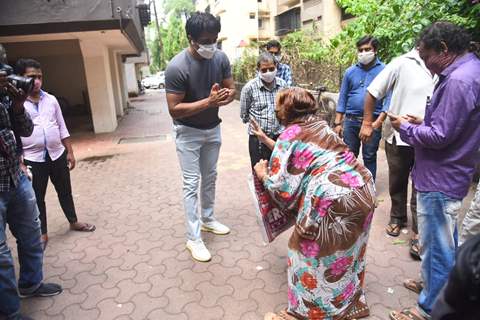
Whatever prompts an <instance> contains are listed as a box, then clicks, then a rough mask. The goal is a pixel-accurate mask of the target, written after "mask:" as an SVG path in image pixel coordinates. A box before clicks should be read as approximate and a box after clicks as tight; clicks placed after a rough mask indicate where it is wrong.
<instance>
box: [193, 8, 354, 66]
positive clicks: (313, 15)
mask: <svg viewBox="0 0 480 320" xmlns="http://www.w3.org/2000/svg"><path fill="white" fill-rule="evenodd" d="M196 8H197V10H199V11H206V12H210V13H212V14H213V15H215V16H217V17H218V18H219V19H220V21H221V23H222V31H221V32H220V35H219V44H220V46H221V47H222V49H223V51H225V53H226V54H227V55H228V57H229V58H230V60H231V61H232V62H233V61H234V60H235V59H237V58H238V57H240V56H241V55H242V53H243V50H244V48H245V47H246V46H248V45H249V44H250V43H251V42H252V41H261V40H268V39H274V38H277V39H278V38H281V37H283V36H285V35H286V34H288V33H290V32H293V31H297V30H300V29H304V30H307V31H312V32H313V33H314V35H317V36H318V38H319V39H325V40H327V39H330V38H332V37H334V36H335V35H337V34H338V33H339V32H340V31H341V29H342V25H343V23H344V22H345V21H346V20H347V19H349V18H350V17H349V16H348V15H346V14H345V13H343V12H342V10H341V9H340V8H339V7H338V5H337V3H336V1H335V0H242V1H235V0H197V1H196Z"/></svg>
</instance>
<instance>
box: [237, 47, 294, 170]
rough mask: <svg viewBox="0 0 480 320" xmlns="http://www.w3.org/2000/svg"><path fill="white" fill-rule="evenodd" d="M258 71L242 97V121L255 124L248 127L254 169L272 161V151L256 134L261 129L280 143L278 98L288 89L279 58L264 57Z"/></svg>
mask: <svg viewBox="0 0 480 320" xmlns="http://www.w3.org/2000/svg"><path fill="white" fill-rule="evenodd" d="M257 71H258V74H257V76H256V77H255V78H253V79H252V80H250V81H249V82H248V83H247V84H246V85H245V86H244V87H243V89H242V93H241V95H240V118H241V119H242V121H243V122H244V123H248V122H249V121H252V123H251V125H250V126H249V127H248V134H249V139H248V150H249V152H250V161H251V165H252V168H253V166H255V164H257V162H258V161H260V160H262V159H263V160H269V159H270V156H271V154H272V150H270V148H268V147H267V146H266V145H264V144H262V143H261V142H260V141H259V140H258V138H257V136H256V135H255V134H254V132H253V131H254V130H255V129H256V126H259V127H260V128H261V129H262V131H263V132H264V133H265V134H266V135H267V136H269V137H270V138H271V139H273V140H276V138H277V137H278V135H279V134H280V129H281V126H280V123H279V122H278V119H277V117H276V115H275V96H276V95H277V93H278V91H280V90H281V89H283V88H286V87H287V83H286V82H285V81H284V80H282V79H280V78H279V77H278V76H277V74H278V72H277V71H278V70H277V68H276V64H275V58H274V56H273V55H271V54H270V53H268V52H263V53H261V54H260V56H259V57H258V60H257Z"/></svg>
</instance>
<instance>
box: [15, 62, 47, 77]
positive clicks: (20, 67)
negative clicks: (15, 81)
mask: <svg viewBox="0 0 480 320" xmlns="http://www.w3.org/2000/svg"><path fill="white" fill-rule="evenodd" d="M27 68H35V69H42V66H41V65H40V62H38V61H37V60H34V59H19V60H18V61H17V64H16V66H15V72H16V73H17V74H20V75H22V74H25V71H27Z"/></svg>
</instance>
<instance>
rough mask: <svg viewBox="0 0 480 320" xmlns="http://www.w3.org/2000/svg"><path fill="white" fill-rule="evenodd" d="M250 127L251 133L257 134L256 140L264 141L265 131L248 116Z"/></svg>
mask: <svg viewBox="0 0 480 320" xmlns="http://www.w3.org/2000/svg"><path fill="white" fill-rule="evenodd" d="M250 128H251V129H252V133H253V134H254V135H256V136H257V138H258V140H260V142H263V143H265V140H266V138H267V135H266V134H265V132H263V130H262V128H260V125H259V124H258V123H257V121H255V119H253V118H250Z"/></svg>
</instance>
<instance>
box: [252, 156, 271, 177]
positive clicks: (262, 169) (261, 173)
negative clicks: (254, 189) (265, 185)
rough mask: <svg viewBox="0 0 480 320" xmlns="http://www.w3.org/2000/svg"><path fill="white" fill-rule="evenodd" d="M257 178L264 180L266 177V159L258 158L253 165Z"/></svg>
mask: <svg viewBox="0 0 480 320" xmlns="http://www.w3.org/2000/svg"><path fill="white" fill-rule="evenodd" d="M253 170H254V171H255V174H256V175H257V178H258V179H259V180H260V181H262V182H264V181H265V179H266V178H267V177H268V161H267V160H260V161H258V162H257V164H256V165H255V166H254V167H253Z"/></svg>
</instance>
